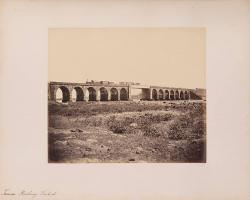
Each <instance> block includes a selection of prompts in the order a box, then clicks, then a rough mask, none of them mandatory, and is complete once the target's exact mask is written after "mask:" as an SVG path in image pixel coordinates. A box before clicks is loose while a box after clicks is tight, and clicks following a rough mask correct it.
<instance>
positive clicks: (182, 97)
mask: <svg viewBox="0 0 250 200" xmlns="http://www.w3.org/2000/svg"><path fill="white" fill-rule="evenodd" d="M180 99H181V100H184V93H183V91H181V92H180Z"/></svg>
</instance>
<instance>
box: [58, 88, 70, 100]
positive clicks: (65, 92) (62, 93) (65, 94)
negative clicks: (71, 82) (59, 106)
mask: <svg viewBox="0 0 250 200" xmlns="http://www.w3.org/2000/svg"><path fill="white" fill-rule="evenodd" d="M69 100H70V92H69V89H68V88H67V87H65V86H61V87H59V88H58V89H57V90H56V101H57V102H62V103H66V102H68V101H69Z"/></svg>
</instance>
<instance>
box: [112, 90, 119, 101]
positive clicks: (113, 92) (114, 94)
mask: <svg viewBox="0 0 250 200" xmlns="http://www.w3.org/2000/svg"><path fill="white" fill-rule="evenodd" d="M110 93H111V101H118V90H117V89H116V88H111V90H110Z"/></svg>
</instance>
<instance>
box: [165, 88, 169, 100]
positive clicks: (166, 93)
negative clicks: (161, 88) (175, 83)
mask: <svg viewBox="0 0 250 200" xmlns="http://www.w3.org/2000/svg"><path fill="white" fill-rule="evenodd" d="M165 99H166V100H169V91H168V90H165Z"/></svg>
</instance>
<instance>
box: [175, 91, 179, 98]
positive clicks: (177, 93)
mask: <svg viewBox="0 0 250 200" xmlns="http://www.w3.org/2000/svg"><path fill="white" fill-rule="evenodd" d="M179 97H180V96H179V91H178V90H176V91H175V99H176V100H179V99H180V98H179Z"/></svg>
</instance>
